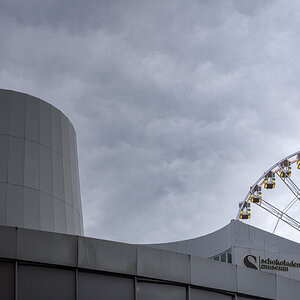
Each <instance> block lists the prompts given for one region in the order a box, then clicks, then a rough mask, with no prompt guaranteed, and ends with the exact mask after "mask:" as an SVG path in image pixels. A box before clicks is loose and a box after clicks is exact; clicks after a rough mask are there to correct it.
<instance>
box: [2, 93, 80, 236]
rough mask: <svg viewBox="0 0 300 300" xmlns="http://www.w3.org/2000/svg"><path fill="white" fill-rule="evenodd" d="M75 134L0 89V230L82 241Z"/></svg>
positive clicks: (50, 111) (40, 108)
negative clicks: (65, 236) (66, 235)
mask: <svg viewBox="0 0 300 300" xmlns="http://www.w3.org/2000/svg"><path fill="white" fill-rule="evenodd" d="M78 177H79V176H78V162H77V149H76V134H75V131H74V128H73V126H72V124H71V123H70V121H69V120H68V118H67V117H66V116H65V115H64V114H63V113H61V112H60V111H59V110H57V109H56V108H54V107H53V106H51V105H50V104H48V103H46V102H44V101H42V100H40V99H38V98H35V97H32V96H29V95H26V94H23V93H18V92H14V91H8V90H2V89H0V186H1V188H0V208H1V213H0V224H2V225H8V226H17V227H25V228H31V229H37V230H45V231H54V232H60V233H69V234H76V235H83V226H82V210H81V199H80V192H79V191H80V187H79V180H78Z"/></svg>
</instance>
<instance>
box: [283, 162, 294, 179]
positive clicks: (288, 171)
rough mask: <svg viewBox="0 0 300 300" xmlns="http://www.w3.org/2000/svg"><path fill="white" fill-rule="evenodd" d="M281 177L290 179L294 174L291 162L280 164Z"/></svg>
mask: <svg viewBox="0 0 300 300" xmlns="http://www.w3.org/2000/svg"><path fill="white" fill-rule="evenodd" d="M280 167H281V170H280V177H282V178H286V177H290V176H291V173H292V168H291V162H290V161H289V160H285V161H284V162H282V163H281V164H280Z"/></svg>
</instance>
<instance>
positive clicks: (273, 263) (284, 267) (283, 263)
mask: <svg viewBox="0 0 300 300" xmlns="http://www.w3.org/2000/svg"><path fill="white" fill-rule="evenodd" d="M244 265H245V266H246V267H247V268H250V269H256V270H272V271H283V272H288V271H289V268H290V267H291V268H300V263H296V262H294V261H293V260H291V261H287V260H285V259H284V260H278V259H277V258H276V259H271V258H261V257H260V256H258V258H257V256H255V255H246V256H245V257H244Z"/></svg>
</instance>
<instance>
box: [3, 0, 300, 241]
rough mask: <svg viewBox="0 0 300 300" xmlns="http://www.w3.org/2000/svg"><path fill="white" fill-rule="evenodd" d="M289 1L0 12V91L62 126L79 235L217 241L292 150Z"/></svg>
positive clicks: (111, 4)
mask: <svg viewBox="0 0 300 300" xmlns="http://www.w3.org/2000/svg"><path fill="white" fill-rule="evenodd" d="M289 3H291V4H290V5H286V3H285V2H284V1H283V2H281V1H272V2H270V1H259V2H256V1H246V0H242V1H221V0H220V1H204V0H203V1H189V3H187V2H184V1H179V0H178V1H163V2H162V1H160V2H158V1H88V2H82V1H74V2H72V3H71V2H68V1H63V2H62V1H51V2H49V1H44V2H43V1H33V0H32V1H26V3H25V2H24V3H23V2H22V3H20V2H18V1H9V2H7V1H5V2H4V1H0V4H1V12H0V37H1V47H0V57H1V60H0V82H1V86H2V87H3V88H11V89H16V90H20V91H24V92H28V93H30V94H33V95H36V96H39V97H41V98H43V99H44V100H46V101H49V102H50V103H52V104H54V105H56V106H57V107H58V108H60V109H62V110H63V111H64V112H65V113H66V114H67V115H68V116H69V117H70V119H71V120H72V122H73V123H74V125H75V128H76V130H77V139H78V146H79V160H80V174H81V190H82V201H83V204H84V215H85V226H86V233H87V235H93V236H97V237H100V238H101V237H102V238H107V239H114V240H122V241H126V242H155V241H166V240H175V239H180V238H188V237H194V236H197V235H201V234H205V233H207V232H208V231H212V230H215V229H218V228H219V227H220V226H222V225H225V224H226V223H228V222H229V220H230V219H231V218H234V217H235V214H236V212H237V204H238V202H239V201H241V200H242V199H243V197H244V195H245V194H246V192H247V190H248V188H249V186H250V184H252V183H253V182H254V181H255V180H256V178H257V177H258V176H260V175H261V173H262V172H263V171H264V170H265V169H266V168H267V167H268V166H270V165H271V164H272V163H274V162H275V161H276V160H279V159H280V158H281V157H282V156H284V155H285V154H288V153H290V152H293V151H295V150H297V148H298V132H297V129H296V128H297V127H298V115H299V113H298V111H299V109H298V106H297V103H298V98H299V93H300V90H299V87H298V85H299V84H298V81H297V78H298V73H299V67H298V63H297V62H298V58H297V57H298V45H299V38H298V29H297V28H298V26H297V25H298V21H297V18H295V14H294V13H293V12H294V11H296V8H297V7H298V4H297V3H296V2H293V1H292V2H289ZM283 12H285V13H286V14H284V13H283ZM284 15H288V16H289V18H287V17H285V16H284ZM278 22H279V25H278ZM253 219H254V221H253V224H256V225H258V226H262V227H263V226H264V225H263V222H262V219H260V218H255V215H254V216H253ZM271 223H272V222H271V221H270V224H271ZM268 229H269V228H268Z"/></svg>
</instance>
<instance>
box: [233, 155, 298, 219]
mask: <svg viewBox="0 0 300 300" xmlns="http://www.w3.org/2000/svg"><path fill="white" fill-rule="evenodd" d="M296 155H300V150H299V151H296V152H294V153H292V154H290V155H288V156H286V157H284V158H283V159H281V160H279V161H278V162H276V163H275V164H274V165H273V166H272V167H270V168H269V169H268V170H267V171H265V172H264V173H263V174H262V175H261V176H260V177H259V178H258V179H257V180H256V182H255V183H254V184H253V185H252V186H251V188H250V190H249V191H248V193H247V194H246V197H245V198H244V200H243V202H241V206H240V207H239V210H238V213H237V216H236V220H240V218H239V217H240V213H241V211H242V209H243V207H244V205H245V203H246V202H247V201H248V199H249V197H250V195H251V194H252V192H253V190H254V188H255V186H256V185H258V184H259V183H260V182H261V181H262V179H263V178H264V177H265V176H266V174H268V173H269V172H270V171H272V170H273V169H275V168H276V167H278V166H280V164H281V163H282V162H284V161H286V160H287V159H289V158H291V157H294V156H296Z"/></svg>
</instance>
